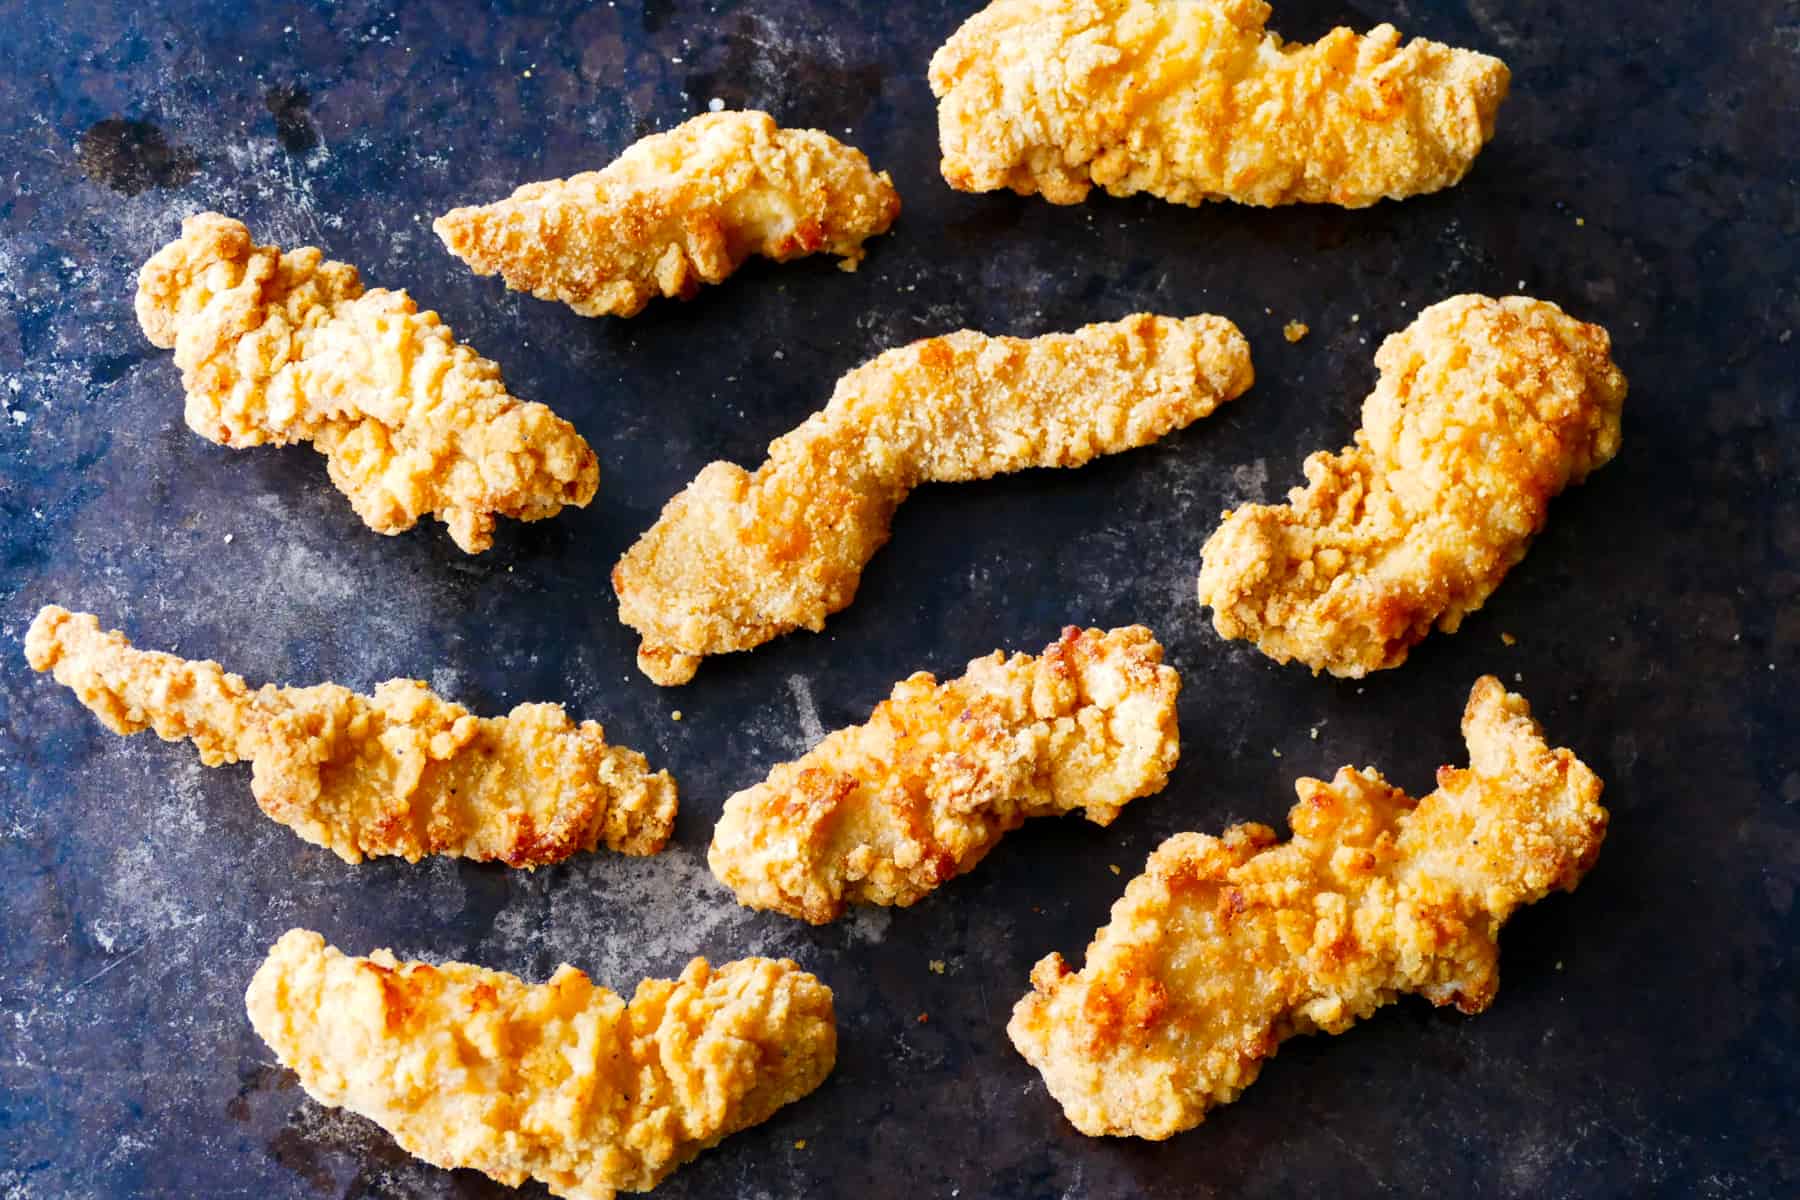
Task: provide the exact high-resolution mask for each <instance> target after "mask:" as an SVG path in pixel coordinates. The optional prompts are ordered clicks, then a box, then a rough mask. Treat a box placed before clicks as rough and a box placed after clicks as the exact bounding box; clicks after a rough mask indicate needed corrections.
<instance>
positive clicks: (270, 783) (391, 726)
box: [25, 605, 676, 867]
mask: <svg viewBox="0 0 1800 1200" xmlns="http://www.w3.org/2000/svg"><path fill="white" fill-rule="evenodd" d="M25 656H26V658H27V660H28V661H29V662H30V663H31V666H32V667H33V668H34V669H35V670H39V671H51V672H54V674H55V677H56V681H57V682H58V683H60V684H62V685H63V686H65V687H68V688H70V689H72V690H73V691H74V692H75V695H76V697H77V698H78V699H79V700H80V701H81V702H82V703H83V704H84V705H86V706H87V707H88V708H89V709H91V710H92V711H93V713H94V715H95V716H97V717H99V718H100V722H101V724H103V725H105V726H106V727H107V728H108V729H110V730H112V731H113V732H114V733H118V734H127V735H129V734H133V733H138V732H141V731H142V730H144V729H154V730H155V731H156V733H157V735H158V736H159V737H161V738H162V739H163V740H164V741H170V742H174V741H180V740H181V739H183V738H186V739H187V740H189V741H191V742H193V743H194V745H195V747H197V748H198V749H199V751H200V761H201V762H203V763H205V764H206V765H207V766H209V767H216V766H219V765H220V764H222V763H234V762H241V761H248V762H250V764H251V771H252V774H251V790H252V792H253V794H254V795H255V796H256V802H257V803H258V804H259V805H261V807H262V810H263V811H264V812H265V813H267V814H268V815H269V816H270V817H272V818H274V819H275V820H276V821H279V822H280V823H281V824H283V825H286V826H288V827H289V828H290V829H292V830H293V831H294V832H295V833H297V834H299V835H300V836H301V837H302V838H304V839H305V840H306V841H309V842H311V843H313V844H314V845H315V846H324V847H325V848H327V849H328V850H330V851H332V852H333V853H334V854H336V855H337V856H338V857H340V858H342V859H344V860H345V861H346V862H353V863H354V862H361V861H362V860H363V858H364V857H365V856H369V855H383V854H392V855H398V856H400V857H402V858H405V859H406V860H407V861H409V862H416V861H418V860H419V859H420V858H421V857H423V856H425V855H427V854H443V855H449V856H453V857H458V858H473V859H479V860H489V859H497V860H499V861H501V862H504V863H506V864H507V865H508V866H514V867H537V866H542V865H543V864H545V863H553V862H557V861H560V860H561V859H565V858H567V857H569V856H570V855H571V854H574V853H576V852H578V851H585V850H592V849H594V848H595V847H596V846H598V845H600V844H602V843H604V844H605V845H607V846H609V847H611V848H612V849H614V850H618V851H621V852H623V853H625V854H654V853H655V852H656V851H658V850H660V849H662V847H663V845H664V843H666V842H667V841H668V839H669V833H670V830H671V829H672V828H673V826H674V823H675V806H676V792H675V782H674V780H672V779H670V778H669V774H668V772H667V771H658V772H657V773H656V774H654V775H653V774H651V773H650V771H649V768H648V766H647V764H646V763H645V761H644V756H643V755H641V754H639V753H637V752H636V751H634V750H626V749H623V748H621V747H618V746H609V745H607V744H606V739H605V733H604V731H603V730H602V729H601V728H600V726H599V725H598V724H596V723H595V722H593V721H583V722H582V723H581V724H579V725H577V724H575V723H574V722H572V721H570V720H569V718H568V716H567V715H566V714H565V713H564V712H563V710H562V706H561V705H557V704H521V705H519V706H518V707H516V708H514V709H513V710H512V712H511V713H509V714H507V715H506V716H504V717H477V716H475V715H474V714H472V713H470V712H469V711H468V710H467V709H465V708H463V707H462V706H461V705H459V704H451V703H449V702H448V701H445V700H442V699H439V698H438V697H437V696H435V695H433V694H432V693H431V692H430V691H429V690H427V688H426V687H425V685H424V684H423V683H420V682H418V681H416V680H411V679H391V680H389V681H388V682H386V683H384V684H382V685H381V686H380V687H378V688H376V689H375V694H374V695H373V696H359V695H357V694H356V693H354V692H352V691H350V690H349V689H348V688H343V687H339V686H338V685H337V684H334V683H322V684H319V685H317V686H316V687H304V688H277V687H275V686H274V685H272V684H267V685H264V686H263V687H261V688H256V689H252V688H250V687H249V686H248V685H247V684H245V682H244V680H243V677H242V676H238V675H229V674H227V673H226V672H225V671H224V670H223V669H222V668H221V667H220V666H219V664H218V663H215V662H189V661H188V660H186V659H183V658H177V657H176V656H175V655H173V654H163V653H159V652H156V651H149V650H136V649H133V648H132V646H131V643H130V642H128V641H126V640H125V636H124V635H123V634H121V633H117V632H113V633H105V632H102V631H101V629H100V622H99V621H98V620H96V619H95V618H94V617H92V616H89V615H88V614H86V613H71V612H69V611H67V610H66V609H61V608H57V607H55V606H54V605H50V606H46V607H45V608H44V609H42V610H41V611H40V612H39V613H38V615H37V619H36V620H34V621H33V622H32V623H31V628H30V629H29V630H28V631H27V632H26V634H25Z"/></svg>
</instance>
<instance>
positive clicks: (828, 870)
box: [707, 625, 1181, 925]
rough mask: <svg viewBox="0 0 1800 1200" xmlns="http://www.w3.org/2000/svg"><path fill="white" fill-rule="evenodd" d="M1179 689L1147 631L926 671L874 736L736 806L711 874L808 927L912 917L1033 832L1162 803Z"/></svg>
mask: <svg viewBox="0 0 1800 1200" xmlns="http://www.w3.org/2000/svg"><path fill="white" fill-rule="evenodd" d="M1180 690H1181V679H1180V677H1179V676H1178V675H1177V674H1176V673H1175V670H1174V668H1172V667H1165V666H1163V665H1162V646H1161V645H1159V644H1158V643H1157V641H1156V639H1155V638H1154V637H1153V636H1151V633H1150V631H1149V630H1148V629H1145V628H1144V627H1143V626H1141V625H1131V626H1127V627H1125V628H1123V629H1115V630H1113V631H1112V632H1110V633H1102V632H1101V631H1100V630H1098V629H1087V630H1082V629H1077V628H1076V627H1075V626H1073V625H1071V626H1069V627H1068V628H1067V629H1065V630H1063V634H1062V638H1061V640H1059V641H1056V642H1052V643H1051V644H1050V645H1049V646H1048V647H1046V648H1045V650H1044V653H1043V654H1042V655H1040V656H1039V657H1037V658H1033V657H1031V656H1030V655H1026V654H1015V655H1013V656H1012V657H1011V658H1008V657H1006V656H1005V655H1004V654H1002V653H1001V652H1000V651H998V650H996V651H994V653H992V654H990V655H988V656H987V657H986V658H978V659H976V660H975V661H974V662H971V663H970V664H969V670H968V673H967V674H966V675H963V676H962V677H961V678H959V679H952V680H950V681H949V682H947V683H942V684H940V683H939V682H938V681H937V680H936V679H935V678H933V677H932V676H931V675H930V674H928V673H927V672H924V671H920V672H919V673H918V674H916V675H914V676H912V677H911V678H910V679H906V680H904V681H902V682H901V683H898V684H896V685H895V686H894V693H893V695H892V696H890V697H889V698H888V699H886V700H884V701H883V702H882V703H881V704H879V705H877V706H876V708H875V712H874V715H873V716H872V717H870V719H869V722H868V724H866V725H855V726H851V727H850V728H848V729H840V730H838V731H837V732H836V733H833V734H831V735H830V736H829V737H827V738H826V739H825V740H824V741H822V742H820V743H819V744H818V745H817V746H815V747H814V748H813V749H812V750H811V751H810V752H808V753H807V754H806V755H805V757H803V758H801V759H799V760H798V761H796V762H791V763H782V764H781V765H780V766H778V767H776V768H775V769H774V770H773V771H771V772H770V773H769V778H768V779H767V780H766V781H764V782H762V783H759V784H757V785H756V786H755V787H752V788H747V789H745V790H744V791H741V792H739V793H737V794H736V795H735V796H733V797H731V799H729V800H727V801H726V802H725V813H724V815H723V816H722V817H721V818H720V819H719V824H718V828H717V829H716V830H715V831H714V833H713V842H712V849H711V851H710V852H709V853H708V855H707V861H708V862H709V863H710V864H711V866H712V869H713V874H714V875H717V876H718V877H719V880H720V881H721V882H722V883H724V884H725V885H726V886H727V887H729V888H731V889H732V890H733V891H734V892H736V893H737V897H738V902H739V903H740V904H743V905H745V906H746V907H749V908H768V909H774V910H775V911H777V912H783V913H786V914H787V915H788V916H790V917H799V918H801V919H802V920H805V921H810V922H812V923H813V924H815V925H819V924H823V923H825V922H827V921H833V920H836V919H837V918H838V917H839V916H841V915H842V914H843V912H844V908H845V906H846V905H848V904H851V903H857V904H895V905H901V906H905V905H909V904H913V903H916V902H917V901H919V900H921V899H923V898H924V897H925V896H926V895H928V894H929V893H930V892H931V891H932V889H934V888H936V887H937V886H938V885H939V884H940V883H943V882H945V881H946V880H949V879H953V878H955V877H956V876H958V875H961V874H963V873H965V872H967V871H970V870H973V869H974V867H975V865H976V864H977V863H979V862H980V861H981V860H982V859H983V858H984V857H986V855H987V852H988V851H989V850H992V849H993V848H994V847H995V846H996V845H998V844H999V842H1000V838H1001V836H1002V835H1004V834H1006V833H1008V832H1010V831H1011V830H1014V829H1017V828H1018V827H1019V826H1020V825H1022V824H1024V823H1025V819H1026V818H1027V817H1043V816H1060V815H1061V814H1063V813H1066V812H1071V811H1073V810H1075V809H1078V808H1079V809H1083V810H1085V812H1086V815H1087V819H1088V820H1090V821H1092V822H1094V824H1096V825H1110V824H1111V823H1112V821H1113V818H1115V817H1117V816H1118V815H1119V810H1120V809H1121V808H1123V807H1124V806H1125V804H1126V803H1128V802H1129V801H1131V800H1134V799H1136V798H1138V797H1139V796H1148V795H1150V794H1151V793H1153V792H1158V791H1161V790H1162V787H1163V784H1164V783H1166V782H1167V781H1168V777H1169V772H1170V771H1171V770H1173V769H1174V767H1175V762H1176V760H1177V759H1178V758H1179V757H1180V754H1181V734H1180V731H1179V729H1178V728H1177V726H1176V720H1175V697H1176V694H1177V693H1178V692H1179V691H1180Z"/></svg>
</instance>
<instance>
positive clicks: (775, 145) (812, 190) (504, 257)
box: [432, 112, 900, 317]
mask: <svg viewBox="0 0 1800 1200" xmlns="http://www.w3.org/2000/svg"><path fill="white" fill-rule="evenodd" d="M899 215H900V196H899V193H897V192H895V191H894V185H893V181H892V180H890V179H889V178H888V176H887V172H885V171H883V172H882V173H880V174H876V173H875V171H874V170H872V169H871V168H870V166H869V160H868V159H867V158H866V157H864V156H863V153H862V151H860V150H858V149H856V148H855V147H853V146H846V145H845V144H844V143H842V142H840V141H838V140H837V139H835V138H833V137H830V136H829V135H827V134H824V133H821V132H819V131H818V130H816V129H782V128H779V127H778V126H777V125H776V124H775V122H774V120H773V119H771V118H770V116H769V115H768V114H767V113H760V112H722V113H708V114H706V115H703V116H698V117H695V118H694V119H693V120H691V121H687V122H685V123H684V124H681V125H677V126H676V127H675V128H674V129H671V130H669V131H668V132H666V133H657V134H652V135H651V136H649V137H647V138H644V139H643V140H642V141H639V142H637V143H636V144H634V145H633V146H632V147H631V148H630V149H628V150H626V151H625V153H623V154H621V155H620V156H619V157H618V158H617V159H616V160H614V162H613V163H612V164H611V165H610V166H608V167H607V168H606V169H604V170H601V171H587V172H584V173H582V174H580V175H574V176H571V177H570V178H568V179H551V180H546V181H544V182H542V183H528V184H526V185H524V186H523V187H521V188H519V189H518V190H517V191H515V192H514V193H513V194H512V195H511V196H509V197H507V198H506V199H505V200H500V201H497V202H495V203H493V204H485V205H480V206H475V207H468V208H457V209H452V210H451V211H450V212H447V213H445V214H444V215H443V216H441V217H439V218H438V219H437V222H436V224H434V225H433V226H432V228H433V229H435V230H436V231H437V235H438V237H440V238H442V239H443V242H444V245H445V246H447V247H448V248H449V250H450V253H452V254H454V255H456V256H457V257H458V258H460V259H462V260H463V261H464V262H466V263H468V264H469V265H470V266H471V267H473V268H474V269H475V270H476V271H477V272H478V273H479V274H482V275H492V274H495V273H496V272H498V273H499V275H500V276H501V278H503V279H504V280H506V286H507V287H509V288H512V289H514V290H516V291H521V292H530V293H531V294H532V295H534V296H536V297H537V298H538V299H540V300H560V301H562V302H563V303H564V304H567V305H568V306H569V307H570V308H573V309H574V310H575V311H576V312H578V313H580V314H581V315H582V316H584V317H599V316H607V315H609V314H610V315H614V316H620V317H629V316H632V315H634V314H636V313H638V312H640V311H641V310H642V309H643V307H644V306H645V305H646V304H648V303H649V302H650V300H651V299H652V298H653V297H655V296H658V295H663V296H679V297H681V298H682V299H684V300H685V299H688V298H690V297H692V296H693V295H694V293H695V292H697V291H698V290H699V289H700V285H701V284H702V283H720V282H722V281H723V280H724V279H725V277H726V276H728V275H730V274H731V273H732V272H733V271H735V270H737V269H738V267H740V266H742V265H743V263H744V261H745V260H746V259H748V258H749V257H750V256H751V255H753V254H760V255H762V256H764V257H765V258H772V259H774V260H775V261H776V262H787V261H788V260H789V259H794V258H800V257H803V256H805V255H808V254H818V253H821V252H823V253H827V254H836V255H839V256H840V259H841V261H840V262H839V264H838V265H839V266H841V267H843V269H844V270H846V271H854V270H855V269H856V266H857V264H858V263H859V262H861V261H862V257H863V245H862V244H863V242H864V241H865V240H867V239H868V238H871V237H874V236H876V235H877V234H882V233H886V232H887V230H888V227H889V226H891V225H892V224H893V223H894V218H895V217H897V216H899Z"/></svg>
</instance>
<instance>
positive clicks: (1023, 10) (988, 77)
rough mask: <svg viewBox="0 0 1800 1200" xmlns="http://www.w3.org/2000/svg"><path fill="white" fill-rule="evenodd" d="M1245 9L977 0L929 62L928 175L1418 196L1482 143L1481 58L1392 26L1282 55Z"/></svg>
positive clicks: (1484, 69) (1364, 200) (1498, 80)
mask: <svg viewBox="0 0 1800 1200" xmlns="http://www.w3.org/2000/svg"><path fill="white" fill-rule="evenodd" d="M1269 11H1270V10H1269V6H1268V5H1267V4H1264V3H1262V2H1261V0H995V3H993V4H990V5H988V6H987V7H986V8H985V9H983V10H982V11H981V12H979V13H977V14H975V15H974V16H973V17H971V18H969V20H968V21H967V22H965V23H964V24H963V26H962V28H960V29H958V30H957V31H956V33H955V34H954V35H952V36H951V38H950V40H949V41H948V42H947V43H945V45H944V46H943V47H942V48H941V49H939V50H938V52H937V53H936V54H935V55H933V56H932V60H931V90H932V92H933V93H935V94H936V96H937V97H938V100H939V104H938V137H939V142H940V144H941V147H942V150H943V164H942V169H943V174H944V179H945V180H946V181H947V182H948V183H949V184H950V186H951V187H953V188H958V189H960V190H962V191H966V192H991V191H996V190H998V189H1000V188H1011V189H1012V190H1013V191H1015V192H1018V193H1019V194H1020V195H1026V196H1029V195H1031V194H1033V193H1042V195H1043V197H1044V199H1046V200H1048V201H1050V202H1051V203H1052V204H1077V203H1080V202H1081V201H1082V200H1084V199H1086V198H1087V194H1088V190H1089V189H1090V188H1091V187H1092V186H1093V185H1094V184H1096V183H1097V184H1099V185H1100V186H1101V187H1103V188H1105V189H1106V190H1107V191H1108V192H1110V193H1112V194H1113V195H1115V196H1128V195H1131V194H1133V193H1134V192H1149V193H1150V194H1151V195H1153V196H1159V197H1161V198H1162V199H1164V200H1169V201H1173V202H1174V203H1176V204H1200V203H1202V202H1204V201H1207V200H1235V201H1237V202H1238V203H1240V204H1255V205H1273V204H1295V203H1303V204H1337V205H1342V206H1343V207H1345V208H1365V207H1367V206H1368V205H1371V204H1374V203H1375V202H1376V201H1378V200H1381V199H1383V198H1388V199H1396V200H1398V199H1403V198H1405V197H1407V196H1417V195H1421V194H1423V193H1426V192H1435V191H1438V190H1439V189H1441V188H1446V187H1449V186H1451V185H1452V184H1454V183H1456V182H1457V181H1458V180H1460V179H1461V178H1462V177H1463V176H1464V175H1465V174H1466V173H1467V172H1468V170H1469V167H1470V166H1471V165H1472V164H1473V163H1474V161H1475V156H1476V155H1477V154H1479V153H1480V152H1481V148H1482V147H1483V146H1484V145H1486V144H1487V141H1488V139H1489V138H1491V137H1493V136H1494V117H1495V114H1496V113H1497V112H1498V110H1499V108H1500V102H1501V101H1502V100H1504V99H1505V98H1506V91H1507V86H1508V83H1509V80H1510V75H1509V74H1508V72H1507V69H1506V65H1505V64H1504V63H1502V62H1501V61H1500V60H1499V59H1495V58H1489V57H1488V56H1487V55H1485V54H1476V53H1473V52H1471V51H1468V50H1455V49H1452V48H1451V47H1449V46H1444V45H1440V44H1438V43H1437V42H1428V41H1425V40H1424V39H1422V38H1421V39H1416V40H1414V41H1412V42H1410V43H1408V44H1407V45H1405V46H1402V45H1401V44H1400V32H1399V31H1398V30H1397V29H1395V28H1394V27H1393V26H1392V25H1378V26H1376V27H1375V28H1374V29H1372V30H1370V31H1369V33H1368V34H1367V35H1365V36H1358V35H1357V34H1354V33H1352V32H1351V31H1350V30H1348V29H1341V28H1340V29H1334V30H1332V31H1331V32H1330V33H1328V34H1327V35H1325V37H1324V38H1322V39H1321V40H1320V41H1318V42H1315V43H1314V44H1313V45H1310V46H1301V45H1283V44H1282V41H1281V39H1280V38H1279V37H1277V36H1276V35H1275V34H1273V33H1268V32H1266V31H1265V30H1264V28H1263V26H1264V24H1265V23H1266V22H1267V21H1268V19H1269Z"/></svg>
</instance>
